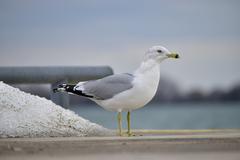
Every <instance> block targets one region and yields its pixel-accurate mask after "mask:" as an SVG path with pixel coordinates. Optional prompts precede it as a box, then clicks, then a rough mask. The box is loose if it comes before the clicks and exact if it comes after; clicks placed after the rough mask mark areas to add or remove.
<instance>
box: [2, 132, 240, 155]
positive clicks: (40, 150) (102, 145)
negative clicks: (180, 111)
mask: <svg viewBox="0 0 240 160" xmlns="http://www.w3.org/2000/svg"><path fill="white" fill-rule="evenodd" d="M135 133H136V134H141V135H142V136H135V137H117V136H114V137H58V138H7V139H0V158H1V157H2V158H4V159H19V158H22V159H31V158H35V159H41V158H45V159H46V158H47V159H48V158H49V159H50V158H51V157H55V158H56V159H66V158H67V159H79V158H80V159H81V158H82V159H99V158H100V159H101V158H104V159H112V158H114V159H116V160H118V159H122V158H123V157H124V159H132V158H135V159H136V158H141V157H144V156H146V155H148V156H149V157H150V158H152V159H159V157H162V158H170V159H171V158H173V159H175V158H176V157H178V159H179V158H180V159H193V157H191V158H188V157H186V155H189V154H190V155H191V154H194V155H196V156H198V157H194V159H202V158H204V157H205V159H208V158H206V156H210V155H212V154H213V153H214V156H210V157H211V158H220V159H224V155H228V156H226V157H225V158H226V159H236V158H239V157H240V130H238V129H233V130H150V131H149V130H135ZM223 154H224V155H223ZM124 155H125V156H124ZM126 155H127V156H126ZM122 156H123V157H122ZM181 157H182V158H181ZM209 159H210V158H209Z"/></svg>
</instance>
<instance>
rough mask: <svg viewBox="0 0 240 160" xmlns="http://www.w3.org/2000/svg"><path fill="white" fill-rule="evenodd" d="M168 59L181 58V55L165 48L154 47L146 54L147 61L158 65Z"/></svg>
mask: <svg viewBox="0 0 240 160" xmlns="http://www.w3.org/2000/svg"><path fill="white" fill-rule="evenodd" d="M167 58H179V55H178V54H177V53H175V52H170V51H169V50H168V49H167V48H165V47H163V46H153V47H151V48H149V49H148V50H147V52H146V54H145V60H154V61H157V62H158V63H160V62H162V61H163V60H165V59H167Z"/></svg>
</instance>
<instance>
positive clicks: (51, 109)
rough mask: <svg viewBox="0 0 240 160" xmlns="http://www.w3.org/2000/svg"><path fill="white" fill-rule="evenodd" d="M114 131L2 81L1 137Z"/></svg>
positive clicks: (74, 134)
mask: <svg viewBox="0 0 240 160" xmlns="http://www.w3.org/2000/svg"><path fill="white" fill-rule="evenodd" d="M110 134H112V132H111V131H110V130H108V129H106V128H103V127H102V126H99V125H97V124H95V123H91V122H89V121H88V120H86V119H84V118H82V117H79V116H78V115H76V114H75V113H74V112H72V111H70V110H67V109H64V108H62V107H61V106H58V105H56V104H54V103H53V102H52V101H50V100H47V99H45V98H41V97H39V96H35V95H31V94H29V93H25V92H23V91H20V90H19V89H17V88H14V87H11V86H9V85H7V84H5V83H3V82H0V137H56V136H104V135H110Z"/></svg>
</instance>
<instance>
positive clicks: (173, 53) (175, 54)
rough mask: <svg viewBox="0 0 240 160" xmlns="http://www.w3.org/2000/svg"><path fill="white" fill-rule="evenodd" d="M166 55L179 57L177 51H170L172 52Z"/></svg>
mask: <svg viewBox="0 0 240 160" xmlns="http://www.w3.org/2000/svg"><path fill="white" fill-rule="evenodd" d="M167 56H168V57H169V58H179V55H178V54H177V53H175V52H172V53H170V54H167Z"/></svg>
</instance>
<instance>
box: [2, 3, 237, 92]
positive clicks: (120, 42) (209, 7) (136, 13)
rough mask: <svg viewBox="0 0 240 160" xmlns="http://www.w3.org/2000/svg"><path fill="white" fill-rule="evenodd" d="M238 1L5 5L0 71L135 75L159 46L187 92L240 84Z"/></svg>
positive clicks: (164, 67) (165, 69) (166, 70)
mask: <svg viewBox="0 0 240 160" xmlns="http://www.w3.org/2000/svg"><path fill="white" fill-rule="evenodd" d="M239 8H240V1H238V0H211V1H209V0H201V1H199V0H165V1H161V0H158V1H157V0H145V1H143V0H138V1H137V0H132V1H129V0H121V1H114V0H101V1H98V0H79V1H77V0H70V1H67V0H66V1H63V0H35V1H33V0H21V1H18V0H0V66H46V65H47V66H49V65H50V66H59V65H64V66H72V65H74V66H76V65H88V66H92V65H94V66H95V65H110V66H111V67H112V68H113V69H114V72H115V73H122V72H132V71H134V70H135V69H136V68H137V67H138V66H139V65H140V62H141V60H142V59H143V55H144V53H145V51H146V50H147V49H148V48H150V47H151V46H153V45H163V46H165V47H167V48H168V49H169V50H171V51H176V52H178V53H179V54H180V56H181V58H180V59H178V60H168V61H164V62H163V63H162V64H161V74H162V75H164V76H165V77H169V78H171V79H172V80H173V81H175V82H176V83H177V84H178V86H179V87H180V89H182V90H184V91H189V90H193V89H196V88H198V89H201V90H203V91H209V90H212V89H214V88H223V89H227V88H229V87H231V86H233V85H234V84H237V83H240V70H239V68H240V9H239Z"/></svg>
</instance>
